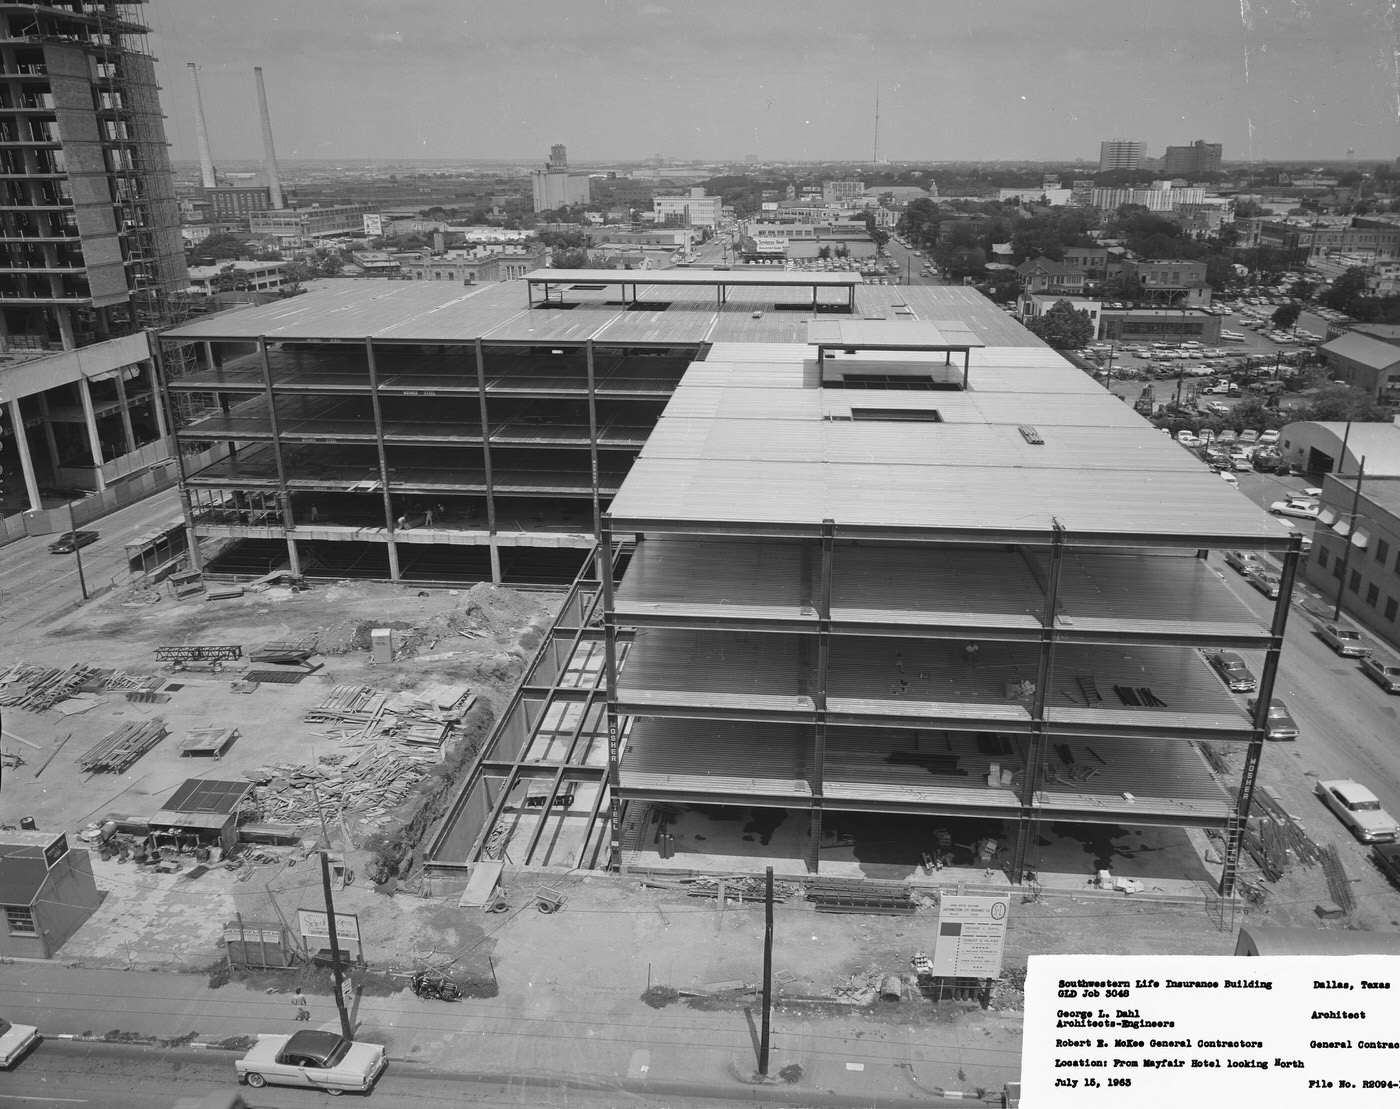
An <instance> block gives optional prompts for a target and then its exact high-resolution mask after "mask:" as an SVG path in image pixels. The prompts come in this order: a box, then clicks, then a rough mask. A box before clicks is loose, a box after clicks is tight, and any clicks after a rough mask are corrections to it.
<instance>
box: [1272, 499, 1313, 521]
mask: <svg viewBox="0 0 1400 1109" xmlns="http://www.w3.org/2000/svg"><path fill="white" fill-rule="evenodd" d="M1269 511H1270V512H1272V513H1273V514H1274V515H1275V516H1296V517H1298V519H1300V520H1316V519H1317V514H1318V512H1319V511H1320V508H1319V506H1318V503H1317V502H1316V501H1301V500H1296V499H1294V498H1291V497H1290V498H1289V499H1288V500H1286V501H1274V503H1273V504H1271V505H1269Z"/></svg>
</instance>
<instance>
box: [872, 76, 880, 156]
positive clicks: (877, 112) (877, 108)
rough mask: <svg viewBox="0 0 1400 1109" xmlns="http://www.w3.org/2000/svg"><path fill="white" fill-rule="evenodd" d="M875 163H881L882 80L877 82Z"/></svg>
mask: <svg viewBox="0 0 1400 1109" xmlns="http://www.w3.org/2000/svg"><path fill="white" fill-rule="evenodd" d="M873 162H874V164H875V165H877V166H878V165H879V164H880V82H879V81H876V82H875V157H874V159H873Z"/></svg>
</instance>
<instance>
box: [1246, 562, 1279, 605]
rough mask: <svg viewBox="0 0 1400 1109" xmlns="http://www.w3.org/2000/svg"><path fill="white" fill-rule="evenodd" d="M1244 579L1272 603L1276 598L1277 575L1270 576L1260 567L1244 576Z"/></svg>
mask: <svg viewBox="0 0 1400 1109" xmlns="http://www.w3.org/2000/svg"><path fill="white" fill-rule="evenodd" d="M1245 577H1246V578H1247V579H1248V580H1249V584H1250V585H1252V586H1254V588H1255V589H1257V590H1259V592H1260V593H1262V594H1264V596H1266V597H1268V598H1269V600H1271V601H1272V600H1274V599H1275V598H1277V597H1278V584H1279V579H1278V575H1277V574H1271V573H1269V571H1268V570H1265V569H1263V568H1262V567H1260V568H1259V569H1258V570H1255V571H1253V572H1252V573H1249V574H1246V575H1245Z"/></svg>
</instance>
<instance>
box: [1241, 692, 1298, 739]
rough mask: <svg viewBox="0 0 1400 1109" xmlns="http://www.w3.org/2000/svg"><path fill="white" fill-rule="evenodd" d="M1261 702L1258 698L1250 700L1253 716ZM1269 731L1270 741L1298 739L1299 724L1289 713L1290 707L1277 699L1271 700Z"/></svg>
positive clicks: (1272, 698) (1250, 709)
mask: <svg viewBox="0 0 1400 1109" xmlns="http://www.w3.org/2000/svg"><path fill="white" fill-rule="evenodd" d="M1258 704H1259V702H1258V700H1257V699H1256V698H1254V697H1251V698H1250V699H1249V711H1250V714H1251V715H1252V714H1253V713H1254V709H1255V706H1256V705H1258ZM1268 727H1269V731H1268V736H1269V738H1270V739H1297V738H1298V724H1297V722H1296V721H1295V720H1294V719H1293V717H1292V715H1291V714H1290V713H1289V711H1288V706H1287V705H1285V704H1284V703H1283V702H1282V701H1280V700H1279V699H1278V698H1277V697H1271V698H1269V724H1268Z"/></svg>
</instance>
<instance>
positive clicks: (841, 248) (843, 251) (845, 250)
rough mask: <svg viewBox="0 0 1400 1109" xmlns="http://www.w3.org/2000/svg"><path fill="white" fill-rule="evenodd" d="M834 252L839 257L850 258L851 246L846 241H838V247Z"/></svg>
mask: <svg viewBox="0 0 1400 1109" xmlns="http://www.w3.org/2000/svg"><path fill="white" fill-rule="evenodd" d="M832 253H833V254H835V255H836V257H838V258H849V257H850V256H851V248H850V247H848V246H847V245H846V244H845V243H837V244H836V249H835V250H834V251H833V252H832Z"/></svg>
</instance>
